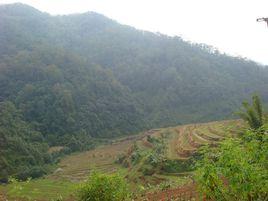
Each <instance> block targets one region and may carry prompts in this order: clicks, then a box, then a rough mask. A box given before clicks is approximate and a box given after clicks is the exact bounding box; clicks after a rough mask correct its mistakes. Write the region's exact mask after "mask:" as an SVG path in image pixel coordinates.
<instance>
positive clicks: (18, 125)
mask: <svg viewBox="0 0 268 201" xmlns="http://www.w3.org/2000/svg"><path fill="white" fill-rule="evenodd" d="M0 144H1V146H0V155H1V157H0V181H2V182H7V178H8V177H9V175H13V176H16V177H17V178H18V179H20V180H26V179H27V178H28V177H32V178H36V177H39V176H42V175H43V174H45V173H46V170H45V169H44V168H42V167H41V166H43V165H45V164H49V163H51V160H50V155H49V154H48V153H47V150H48V145H47V144H46V142H45V141H44V139H43V136H42V135H41V133H40V132H38V131H36V130H34V128H33V127H32V126H30V125H29V124H27V122H25V121H23V120H22V115H21V113H20V111H19V110H17V109H16V108H15V106H14V104H12V103H11V102H8V101H7V102H2V103H0Z"/></svg>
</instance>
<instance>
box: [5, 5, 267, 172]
mask: <svg viewBox="0 0 268 201" xmlns="http://www.w3.org/2000/svg"><path fill="white" fill-rule="evenodd" d="M174 26H175V25H174ZM245 42H246V41H245ZM267 88H268V70H267V68H264V67H263V66H259V65H258V64H256V63H254V62H252V61H248V60H244V59H241V58H235V57H230V56H227V55H223V54H220V53H219V52H217V51H214V50H212V49H211V48H210V47H207V46H205V45H198V44H191V43H188V42H185V41H184V40H182V39H181V38H179V37H169V36H166V35H161V34H155V33H151V32H146V31H140V30H136V29H134V28H132V27H129V26H125V25H121V24H119V23H117V22H115V21H113V20H111V19H108V18H106V17H105V16H103V15H100V14H97V13H92V12H89V13H85V14H75V15H68V16H50V15H48V14H46V13H42V12H40V11H38V10H36V9H34V8H32V7H29V6H27V5H23V4H12V5H2V6H0V101H1V108H0V113H1V119H3V121H2V120H1V122H0V123H1V124H0V134H1V136H0V140H1V141H0V143H1V142H4V144H5V145H6V141H8V142H10V144H14V143H15V142H16V143H18V144H20V145H21V144H23V143H24V144H25V143H26V144H27V143H30V144H31V143H32V142H34V141H37V142H38V143H40V144H38V145H36V146H35V147H34V149H35V150H37V152H38V153H44V151H43V150H46V149H47V148H48V146H52V145H63V146H69V147H71V148H72V149H73V150H79V149H84V148H88V147H89V146H88V144H89V143H91V141H92V138H91V137H93V138H102V137H106V138H107V137H111V136H113V137H115V136H119V135H126V134H131V133H137V132H139V131H142V130H145V129H147V128H153V127H162V126H168V125H177V124H183V123H190V122H204V121H208V120H216V119H224V118H228V117H231V114H232V112H233V110H234V108H236V107H237V106H238V105H239V104H240V102H241V101H242V100H243V99H245V98H248V97H249V94H252V93H253V92H258V93H259V94H260V95H262V97H263V99H264V101H266V102H267V101H268V94H267V93H265V92H267ZM6 111H7V112H6ZM8 111H10V112H9V113H10V114H12V115H8V114H9V113H8ZM12 111H16V112H17V113H18V114H19V115H18V116H14V115H13V112H12ZM6 119H7V120H6ZM7 122H11V123H12V122H15V123H14V124H13V123H12V125H16V126H15V127H14V129H13V127H10V126H7V124H6V123H7ZM16 122H18V123H16ZM25 129H27V131H26V130H25ZM13 139H15V140H13ZM5 140H6V141H5ZM8 148H9V149H10V152H8V153H12V154H15V152H17V151H19V150H17V149H15V148H14V147H12V146H8ZM28 148H29V149H31V147H30V146H28V147H27V149H28ZM5 150H6V148H5V146H1V148H0V152H1V156H3V157H1V158H0V160H1V161H2V162H0V165H2V164H4V165H5V167H6V168H5V172H2V173H1V174H2V175H6V174H8V173H9V172H16V170H14V168H12V167H13V166H14V164H17V165H18V166H19V165H21V162H20V161H21V160H20V159H18V160H17V161H16V163H15V162H14V163H13V162H12V161H11V159H10V158H8V156H7V155H8V154H7V153H6V152H4V151H5ZM26 152H27V151H26V150H25V153H26ZM30 152H31V153H32V151H30ZM22 153H24V152H20V154H22ZM26 155H27V154H26ZM19 156H20V155H18V157H19ZM33 157H34V156H33ZM37 158H39V159H38V160H41V158H42V160H41V161H35V162H33V163H32V164H31V162H30V160H32V159H29V158H27V157H26V158H25V161H26V162H25V164H27V165H28V166H33V165H40V166H42V164H43V163H46V162H47V161H46V158H47V156H45V155H44V156H42V157H37ZM12 160H13V159H12ZM48 161H49V160H48ZM29 164H30V165H29ZM27 165H26V166H27ZM8 167H9V168H8ZM1 170H2V168H1Z"/></svg>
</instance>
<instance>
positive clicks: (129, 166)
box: [0, 120, 243, 201]
mask: <svg viewBox="0 0 268 201" xmlns="http://www.w3.org/2000/svg"><path fill="white" fill-rule="evenodd" d="M240 128H243V123H242V121H240V120H232V121H218V122H210V123H203V124H189V125H183V126H177V127H169V128H161V129H154V130H150V131H147V132H144V133H143V134H140V135H135V136H130V137H126V138H121V139H117V140H114V141H113V142H111V143H110V144H107V145H102V146H100V147H97V148H96V149H94V150H90V151H86V152H82V153H75V154H72V155H69V156H66V157H64V158H63V159H62V160H61V161H60V163H59V164H58V168H57V169H56V170H55V172H54V173H52V174H50V175H48V176H46V178H43V179H37V180H32V181H29V182H22V183H19V184H10V185H7V186H0V193H1V195H0V201H1V200H5V199H6V198H8V199H9V200H40V201H41V200H44V201H45V200H46V201H49V200H56V199H57V198H59V197H62V198H63V199H64V200H72V199H71V198H72V196H73V194H74V189H75V186H76V185H77V184H78V183H79V182H81V181H83V180H85V179H86V178H87V177H88V175H89V173H90V171H92V170H96V171H101V172H107V173H112V172H116V173H119V174H120V175H123V176H124V177H125V178H126V179H127V180H128V181H129V183H130V186H131V188H132V190H133V191H134V192H140V189H143V190H145V191H146V192H154V191H157V190H161V189H163V188H166V187H167V186H168V187H169V188H175V187H176V186H181V185H184V184H186V183H188V182H190V181H191V172H183V171H180V172H164V171H163V170H162V169H163V167H162V166H161V165H160V166H159V165H152V164H154V163H150V162H148V161H150V160H151V161H152V160H153V159H154V157H155V156H157V157H160V156H162V157H164V158H165V160H170V161H175V162H176V163H175V164H180V163H183V162H184V161H187V160H188V159H189V158H190V157H191V156H192V155H193V153H195V152H196V151H198V148H199V147H200V146H202V145H205V144H217V143H218V142H219V141H220V140H222V139H224V138H228V137H233V136H235V135H237V132H238V131H239V129H240ZM162 145H163V146H162ZM58 149H59V150H60V149H61V147H60V148H57V149H56V148H55V149H51V150H50V151H53V152H54V151H57V150H58ZM159 150H160V151H159ZM120 157H121V158H122V161H121V162H119V163H118V162H117V163H116V161H118V160H119V158H120ZM135 157H136V158H135ZM160 158H161V157H160ZM160 164H161V163H160Z"/></svg>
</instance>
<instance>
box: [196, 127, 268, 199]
mask: <svg viewBox="0 0 268 201" xmlns="http://www.w3.org/2000/svg"><path fill="white" fill-rule="evenodd" d="M264 130H266V128H264V127H263V129H262V130H258V131H252V130H250V131H247V132H246V133H245V134H244V136H243V138H242V139H229V140H226V141H224V142H222V143H221V145H220V146H219V147H218V148H215V149H214V150H213V151H211V149H208V150H207V151H205V153H204V158H203V160H201V161H200V162H199V163H198V169H197V171H196V180H197V183H198V187H199V190H200V192H201V193H202V195H204V196H205V197H206V198H207V199H209V200H218V201H238V200H239V201H244V200H245V201H253V200H267V198H268V193H267V192H268V183H267V180H268V163H267V157H268V136H267V134H266V132H264Z"/></svg>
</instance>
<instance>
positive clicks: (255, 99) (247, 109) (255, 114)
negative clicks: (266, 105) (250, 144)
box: [238, 95, 263, 129]
mask: <svg viewBox="0 0 268 201" xmlns="http://www.w3.org/2000/svg"><path fill="white" fill-rule="evenodd" d="M242 105H243V110H241V111H239V112H238V115H239V116H240V117H241V118H242V119H243V120H245V121H246V122H247V123H248V124H249V126H250V128H252V129H258V128H260V127H262V126H263V111H262V103H261V100H260V97H259V96H257V95H254V96H252V105H250V104H249V103H248V102H247V101H244V102H243V103H242Z"/></svg>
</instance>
